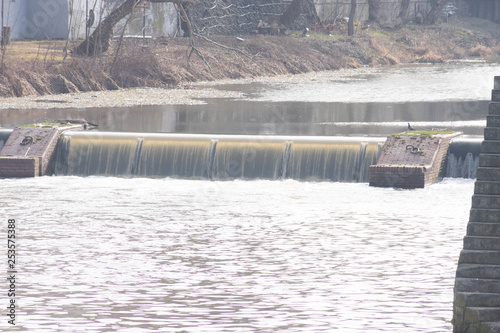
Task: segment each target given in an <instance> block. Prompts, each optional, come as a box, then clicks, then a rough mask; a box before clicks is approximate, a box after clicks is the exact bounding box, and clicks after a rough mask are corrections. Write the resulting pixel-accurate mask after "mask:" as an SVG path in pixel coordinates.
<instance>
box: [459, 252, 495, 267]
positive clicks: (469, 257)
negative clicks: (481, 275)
mask: <svg viewBox="0 0 500 333" xmlns="http://www.w3.org/2000/svg"><path fill="white" fill-rule="evenodd" d="M465 263H469V264H485V265H500V252H499V251H489V250H462V251H461V252H460V257H459V259H458V264H459V265H461V264H465Z"/></svg>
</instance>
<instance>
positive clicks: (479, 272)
mask: <svg viewBox="0 0 500 333" xmlns="http://www.w3.org/2000/svg"><path fill="white" fill-rule="evenodd" d="M459 277H460V278H469V279H473V278H476V279H496V280H498V282H499V283H500V265H484V264H460V265H458V267H457V278H459ZM499 287H500V285H499ZM485 292H488V293H500V288H499V289H498V290H490V291H485Z"/></svg>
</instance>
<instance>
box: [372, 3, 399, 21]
mask: <svg viewBox="0 0 500 333" xmlns="http://www.w3.org/2000/svg"><path fill="white" fill-rule="evenodd" d="M403 1H405V0H403ZM368 21H372V22H379V21H380V0H368Z"/></svg>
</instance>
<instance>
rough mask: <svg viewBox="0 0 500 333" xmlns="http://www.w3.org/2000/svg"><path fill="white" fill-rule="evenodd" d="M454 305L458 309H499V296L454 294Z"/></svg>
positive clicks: (490, 294)
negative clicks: (458, 307)
mask: <svg viewBox="0 0 500 333" xmlns="http://www.w3.org/2000/svg"><path fill="white" fill-rule="evenodd" d="M455 305H456V306H460V307H487V308H499V307H500V294H496V293H495V294H493V293H468V292H457V293H455Z"/></svg>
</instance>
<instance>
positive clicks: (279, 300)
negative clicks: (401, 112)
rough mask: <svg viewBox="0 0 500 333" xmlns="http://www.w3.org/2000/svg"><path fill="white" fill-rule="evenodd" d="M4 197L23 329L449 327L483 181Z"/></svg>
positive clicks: (43, 187)
mask: <svg viewBox="0 0 500 333" xmlns="http://www.w3.org/2000/svg"><path fill="white" fill-rule="evenodd" d="M0 186H1V188H2V193H1V194H0V200H1V201H2V207H1V208H0V213H1V215H2V216H3V217H4V218H16V219H17V223H18V230H17V235H18V239H17V244H18V253H19V259H18V263H17V267H18V271H19V274H18V279H17V281H18V282H17V283H18V286H17V289H18V296H17V298H18V303H19V307H20V312H19V313H18V325H17V326H16V328H17V329H19V330H25V331H30V332H87V333H90V332H308V333H309V332H334V331H338V332H384V331H385V332H426V333H428V332H446V331H450V330H451V325H450V322H449V321H450V319H451V308H452V306H451V302H452V297H453V296H452V295H453V294H452V288H453V281H454V273H455V269H456V263H457V258H458V255H459V251H460V249H461V246H462V242H461V240H462V237H463V235H464V234H465V228H466V224H467V217H468V211H469V206H470V198H471V195H472V192H473V181H472V180H455V179H446V180H445V181H444V182H441V183H438V184H434V185H431V186H429V187H427V188H425V189H419V190H394V189H385V188H371V187H369V186H368V185H367V184H348V183H333V182H322V183H313V182H297V181H293V180H287V181H231V182H228V181H223V182H214V181H202V180H190V181H186V180H175V179H163V180H158V179H147V178H132V179H125V178H112V177H109V178H103V177H86V178H81V177H41V178H37V179H5V180H0ZM451 194H452V195H451ZM3 300H4V304H3V305H4V306H6V303H5V302H6V300H5V298H3ZM2 317H3V316H2ZM6 321H7V319H6V318H5V317H4V318H3V322H1V323H0V327H4V328H5V327H7V326H8V324H7V323H6Z"/></svg>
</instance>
